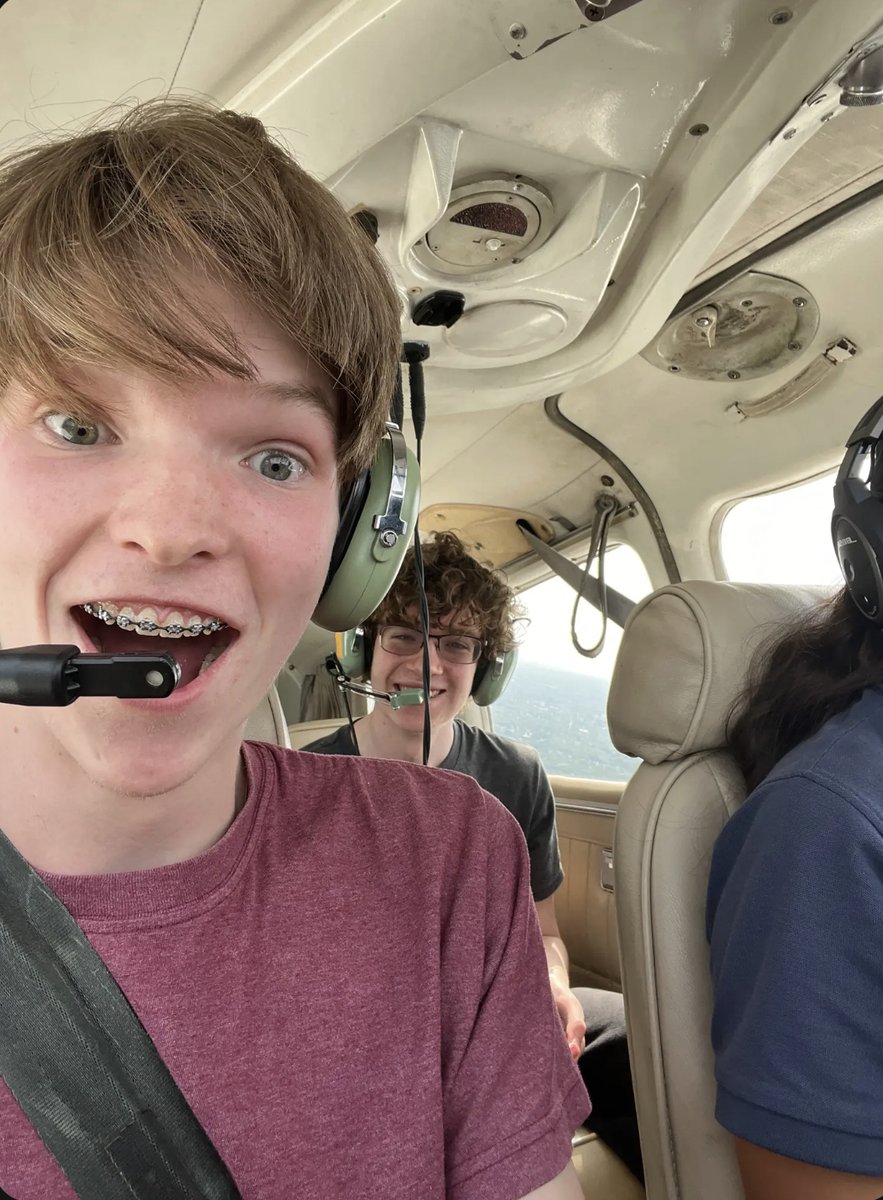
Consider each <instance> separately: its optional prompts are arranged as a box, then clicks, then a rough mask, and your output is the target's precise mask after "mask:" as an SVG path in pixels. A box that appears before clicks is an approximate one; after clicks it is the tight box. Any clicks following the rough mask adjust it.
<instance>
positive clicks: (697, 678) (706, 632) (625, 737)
mask: <svg viewBox="0 0 883 1200" xmlns="http://www.w3.org/2000/svg"><path fill="white" fill-rule="evenodd" d="M831 594H832V589H830V588H823V587H778V586H772V585H769V584H752V583H717V582H712V581H710V580H704V579H703V580H696V581H693V582H690V583H676V584H670V585H669V586H668V587H664V588H661V589H660V590H659V591H658V592H654V593H653V594H652V595H650V596H648V597H647V598H646V599H645V600H643V601H642V602H641V603H640V604H638V605H637V607H636V608H635V609H634V610H633V611H632V613H631V616H630V617H629V619H628V621H627V622H626V626H625V630H624V632H623V636H622V644H621V646H620V648H619V654H618V656H617V660H616V667H615V669H614V672H613V679H612V681H611V685H610V695H609V697H608V701H607V724H608V726H609V729H610V737H611V739H612V741H613V744H614V746H616V748H617V750H620V751H621V752H622V753H623V754H631V755H634V756H636V757H638V758H642V759H644V761H645V762H648V763H654V764H657V763H661V762H666V761H668V762H671V761H674V760H676V759H679V758H685V757H686V756H687V755H688V754H698V753H699V752H701V751H703V750H716V749H719V748H721V747H722V746H724V745H725V743H726V724H727V720H728V718H729V715H730V712H731V710H732V707H733V703H734V702H735V701H736V700H737V699H738V697H739V696H740V695H741V693H742V691H743V690H744V688H745V685H746V682H747V677H748V669H749V667H750V665H751V659H752V656H753V654H754V651H755V649H756V648H757V647H758V645H760V644H761V643H763V642H764V641H765V640H766V639H767V638H769V637H770V636H771V635H772V634H773V633H774V631H775V629H776V627H780V626H782V625H784V624H787V623H788V622H789V621H791V620H792V619H794V618H795V617H797V615H798V614H799V613H800V612H801V611H805V610H808V609H810V608H814V607H816V606H817V605H818V604H819V603H820V602H821V601H823V600H825V599H826V598H828V597H829V596H830V595H831Z"/></svg>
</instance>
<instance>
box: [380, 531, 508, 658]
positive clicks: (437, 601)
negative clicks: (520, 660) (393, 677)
mask: <svg viewBox="0 0 883 1200" xmlns="http://www.w3.org/2000/svg"><path fill="white" fill-rule="evenodd" d="M421 549H422V551H423V580H424V587H425V590H426V602H427V605H428V607H429V621H430V624H431V625H437V624H438V623H439V622H440V621H442V620H444V619H445V618H447V617H450V616H452V615H455V616H456V617H457V618H459V619H460V620H462V621H464V622H467V623H470V624H475V625H477V626H478V628H479V630H480V631H481V634H480V636H481V640H482V643H483V646H482V658H483V659H493V658H496V657H497V655H499V654H504V653H505V652H506V651H507V650H512V649H513V648H514V646H515V644H516V637H515V626H516V622H517V621H519V620H520V619H522V618H523V609H522V606H521V605H520V604H519V603H518V600H517V599H516V597H515V593H514V592H513V591H512V589H511V588H510V587H509V585H508V584H507V583H506V581H505V579H503V577H502V576H501V575H499V574H498V573H497V572H496V571H492V570H491V569H490V568H489V567H485V566H483V565H482V564H481V563H480V562H478V561H477V559H475V558H473V557H472V555H471V554H469V553H468V552H467V550H466V547H465V546H464V545H463V542H462V541H461V540H460V538H459V537H457V535H456V534H455V533H451V532H449V531H444V532H441V533H434V534H431V535H430V537H429V538H428V539H427V540H426V541H425V542H423V543H422V545H421ZM418 595H419V584H418V580H417V568H416V564H415V561H414V550H413V547H412V548H411V549H410V550H409V551H408V553H407V554H406V555H405V560H404V562H403V563H402V568H401V570H400V571H399V574H398V576H397V577H396V581H395V583H394V584H393V585H392V591H391V592H390V593H389V594H388V595H387V597H386V599H385V600H383V601H382V602H381V603H380V605H379V606H378V608H377V609H376V611H375V612H374V613H373V614H372V616H371V617H370V619H369V620H368V621H366V622H365V627H366V630H368V631H369V632H370V633H371V635H372V636H373V633H374V631H375V630H376V629H377V627H378V626H380V625H407V624H408V623H409V622H412V621H413V620H414V609H415V607H416V605H417V603H418V599H417V598H418Z"/></svg>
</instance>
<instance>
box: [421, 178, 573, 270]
mask: <svg viewBox="0 0 883 1200" xmlns="http://www.w3.org/2000/svg"><path fill="white" fill-rule="evenodd" d="M551 224H552V202H551V200H550V199H549V197H548V196H547V195H546V193H545V192H544V191H542V189H541V188H539V187H538V186H537V185H536V184H535V183H528V182H527V180H524V179H518V178H511V179H486V180H483V181H481V182H479V183H467V184H464V185H463V186H462V187H458V188H455V189H454V190H453V192H452V193H451V202H450V204H449V205H448V207H447V210H446V212H445V215H444V216H443V217H442V219H441V220H440V221H439V222H437V224H435V225H434V226H433V227H432V229H430V230H429V231H428V233H426V235H425V236H424V237H423V239H422V240H421V241H420V242H419V243H418V244H417V246H416V247H415V249H414V253H415V254H416V255H417V257H418V258H419V259H420V261H421V262H422V263H423V265H424V266H426V267H429V268H430V269H431V270H433V271H435V272H438V273H439V274H442V275H478V274H481V273H483V272H485V271H488V270H494V269H498V268H500V267H505V266H508V265H509V263H512V262H516V261H519V260H520V259H522V258H525V257H526V256H527V255H528V254H529V253H531V252H532V251H534V250H536V248H537V247H538V246H540V245H542V243H543V242H544V241H545V240H546V238H547V237H548V236H549V233H550V232H551Z"/></svg>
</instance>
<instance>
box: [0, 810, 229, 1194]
mask: <svg viewBox="0 0 883 1200" xmlns="http://www.w3.org/2000/svg"><path fill="white" fill-rule="evenodd" d="M0 1075H2V1077H3V1079H4V1080H5V1081H6V1084H7V1086H8V1087H9V1089H10V1091H11V1092H12V1094H13V1095H14V1096H15V1098H16V1100H17V1101H18V1103H19V1105H20V1106H21V1108H22V1109H23V1110H24V1112H25V1114H26V1115H27V1117H28V1119H29V1120H30V1122H31V1124H32V1125H33V1126H34V1128H35V1129H36V1131H37V1133H38V1134H39V1135H40V1138H41V1139H42V1141H43V1143H44V1144H45V1145H46V1147H47V1149H48V1150H49V1151H50V1153H51V1154H52V1155H53V1157H54V1158H55V1159H56V1161H57V1162H58V1164H59V1166H60V1167H61V1169H62V1170H63V1171H64V1173H65V1175H66V1176H67V1178H68V1180H69V1182H70V1183H71V1185H72V1187H73V1188H74V1191H75V1192H76V1193H77V1195H78V1196H80V1197H82V1198H83V1200H96V1198H97V1197H99V1196H100V1197H101V1200H133V1198H135V1200H157V1197H160V1196H161V1197H162V1198H163V1200H240V1197H239V1192H238V1190H237V1188H236V1184H235V1183H234V1182H233V1179H232V1177H231V1175H230V1173H229V1171H228V1170H227V1168H226V1166H225V1165H224V1163H223V1161H222V1159H221V1157H220V1155H219V1154H218V1152H217V1150H216V1149H215V1147H214V1146H213V1145H212V1143H211V1141H210V1139H209V1137H208V1135H207V1134H206V1132H205V1130H204V1129H203V1128H202V1126H201V1125H200V1124H199V1122H198V1121H197V1119H196V1117H195V1116H194V1115H193V1112H192V1111H191V1109H190V1106H189V1105H188V1103H187V1101H186V1100H185V1099H184V1097H183V1096H182V1094H181V1092H180V1090H179V1088H178V1085H177V1084H176V1083H175V1081H174V1079H173V1078H172V1076H171V1073H170V1072H169V1070H168V1068H167V1067H166V1065H165V1063H164V1062H163V1061H162V1059H161V1058H160V1056H159V1052H158V1051H157V1049H156V1047H155V1046H154V1044H153V1042H152V1041H151V1039H150V1037H149V1035H148V1033H147V1031H146V1030H145V1029H144V1027H143V1025H142V1024H141V1022H140V1021H139V1020H138V1017H137V1016H136V1014H135V1012H134V1011H133V1009H132V1007H131V1005H130V1004H129V1002H128V1001H127V1000H126V998H125V996H124V995H123V993H122V992H121V991H120V989H119V987H118V985H117V983H116V981H115V980H114V978H113V976H112V975H111V974H110V972H109V971H108V969H107V967H106V966H105V964H104V962H103V961H102V960H101V958H100V957H99V955H98V954H97V953H96V952H95V950H94V949H93V948H92V946H91V945H90V943H89V941H88V939H87V938H86V936H85V934H84V933H83V931H82V930H81V929H80V927H79V925H78V924H77V922H76V921H75V920H74V918H73V917H72V916H71V914H70V913H69V912H68V910H67V909H66V908H65V906H64V905H63V904H62V903H61V901H60V900H59V899H58V897H57V896H56V895H55V894H54V893H53V892H52V891H51V890H50V889H49V888H48V887H47V886H46V884H45V883H44V882H43V880H42V879H41V878H40V876H39V875H38V874H37V873H36V871H34V870H33V868H32V867H31V866H30V865H29V864H28V863H27V862H26V861H25V860H24V859H23V858H22V856H21V855H20V854H19V853H18V851H17V850H16V849H15V847H14V846H13V845H12V843H11V842H10V841H9V839H8V838H6V837H5V836H4V835H3V834H2V833H0Z"/></svg>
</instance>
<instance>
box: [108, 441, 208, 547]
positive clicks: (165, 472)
mask: <svg viewBox="0 0 883 1200" xmlns="http://www.w3.org/2000/svg"><path fill="white" fill-rule="evenodd" d="M229 517H230V513H229V505H228V504H227V503H226V502H225V498H224V491H223V487H222V484H221V480H220V479H219V477H218V471H217V468H214V469H213V468H212V466H211V464H207V463H206V462H205V460H204V458H203V457H202V456H200V455H198V454H197V453H193V452H192V453H191V454H189V455H186V454H183V453H182V454H173V455H171V454H166V455H163V456H162V458H161V459H159V460H158V461H157V460H154V461H152V462H150V463H147V464H145V463H144V462H143V460H140V461H139V464H138V469H137V470H135V471H131V470H130V471H129V472H128V473H127V475H126V478H125V479H124V481H123V482H122V486H121V490H120V493H119V496H118V499H117V501H116V503H115V504H114V507H113V509H112V512H111V514H110V518H109V521H108V532H109V533H110V536H111V538H112V539H113V541H114V542H115V543H116V544H117V545H119V546H121V547H122V548H123V549H127V550H134V551H137V552H140V553H141V554H144V555H146V557H147V558H148V559H149V560H150V561H151V562H152V563H154V564H155V565H156V566H160V567H177V566H181V565H182V564H183V563H186V562H188V561H190V560H191V559H194V558H206V559H209V558H218V557H220V556H221V555H223V554H224V552H225V551H226V550H227V548H228V546H229V543H230V520H229Z"/></svg>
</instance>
